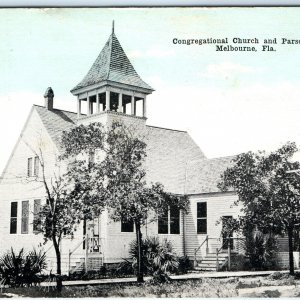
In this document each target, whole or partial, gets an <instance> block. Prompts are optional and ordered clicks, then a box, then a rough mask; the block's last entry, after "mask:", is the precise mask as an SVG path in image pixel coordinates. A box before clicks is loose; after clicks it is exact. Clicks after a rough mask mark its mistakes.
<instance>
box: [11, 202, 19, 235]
mask: <svg viewBox="0 0 300 300" xmlns="http://www.w3.org/2000/svg"><path fill="white" fill-rule="evenodd" d="M17 223H18V202H11V204H10V233H11V234H15V233H17Z"/></svg>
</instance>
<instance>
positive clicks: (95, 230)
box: [89, 217, 101, 253]
mask: <svg viewBox="0 0 300 300" xmlns="http://www.w3.org/2000/svg"><path fill="white" fill-rule="evenodd" d="M89 252H90V253H100V252H101V245H100V218H99V217H98V218H95V219H94V220H93V221H92V222H91V225H90V230H89Z"/></svg>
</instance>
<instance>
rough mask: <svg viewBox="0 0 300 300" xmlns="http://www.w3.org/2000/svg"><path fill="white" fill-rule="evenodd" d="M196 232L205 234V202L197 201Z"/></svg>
mask: <svg viewBox="0 0 300 300" xmlns="http://www.w3.org/2000/svg"><path fill="white" fill-rule="evenodd" d="M197 233H199V234H207V203H206V202H198V203H197Z"/></svg>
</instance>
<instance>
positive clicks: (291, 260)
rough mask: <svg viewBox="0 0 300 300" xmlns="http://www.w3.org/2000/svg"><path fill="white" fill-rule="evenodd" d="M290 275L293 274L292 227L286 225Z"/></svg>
mask: <svg viewBox="0 0 300 300" xmlns="http://www.w3.org/2000/svg"><path fill="white" fill-rule="evenodd" d="M288 238H289V263H290V275H295V271H294V257H293V228H292V227H288Z"/></svg>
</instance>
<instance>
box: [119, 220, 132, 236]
mask: <svg viewBox="0 0 300 300" xmlns="http://www.w3.org/2000/svg"><path fill="white" fill-rule="evenodd" d="M120 223H121V228H120V230H121V232H122V233H133V232H134V223H133V221H124V220H122V219H121V222H120ZM124 226H125V227H124ZM126 226H130V227H131V226H132V230H131V229H129V230H126Z"/></svg>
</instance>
